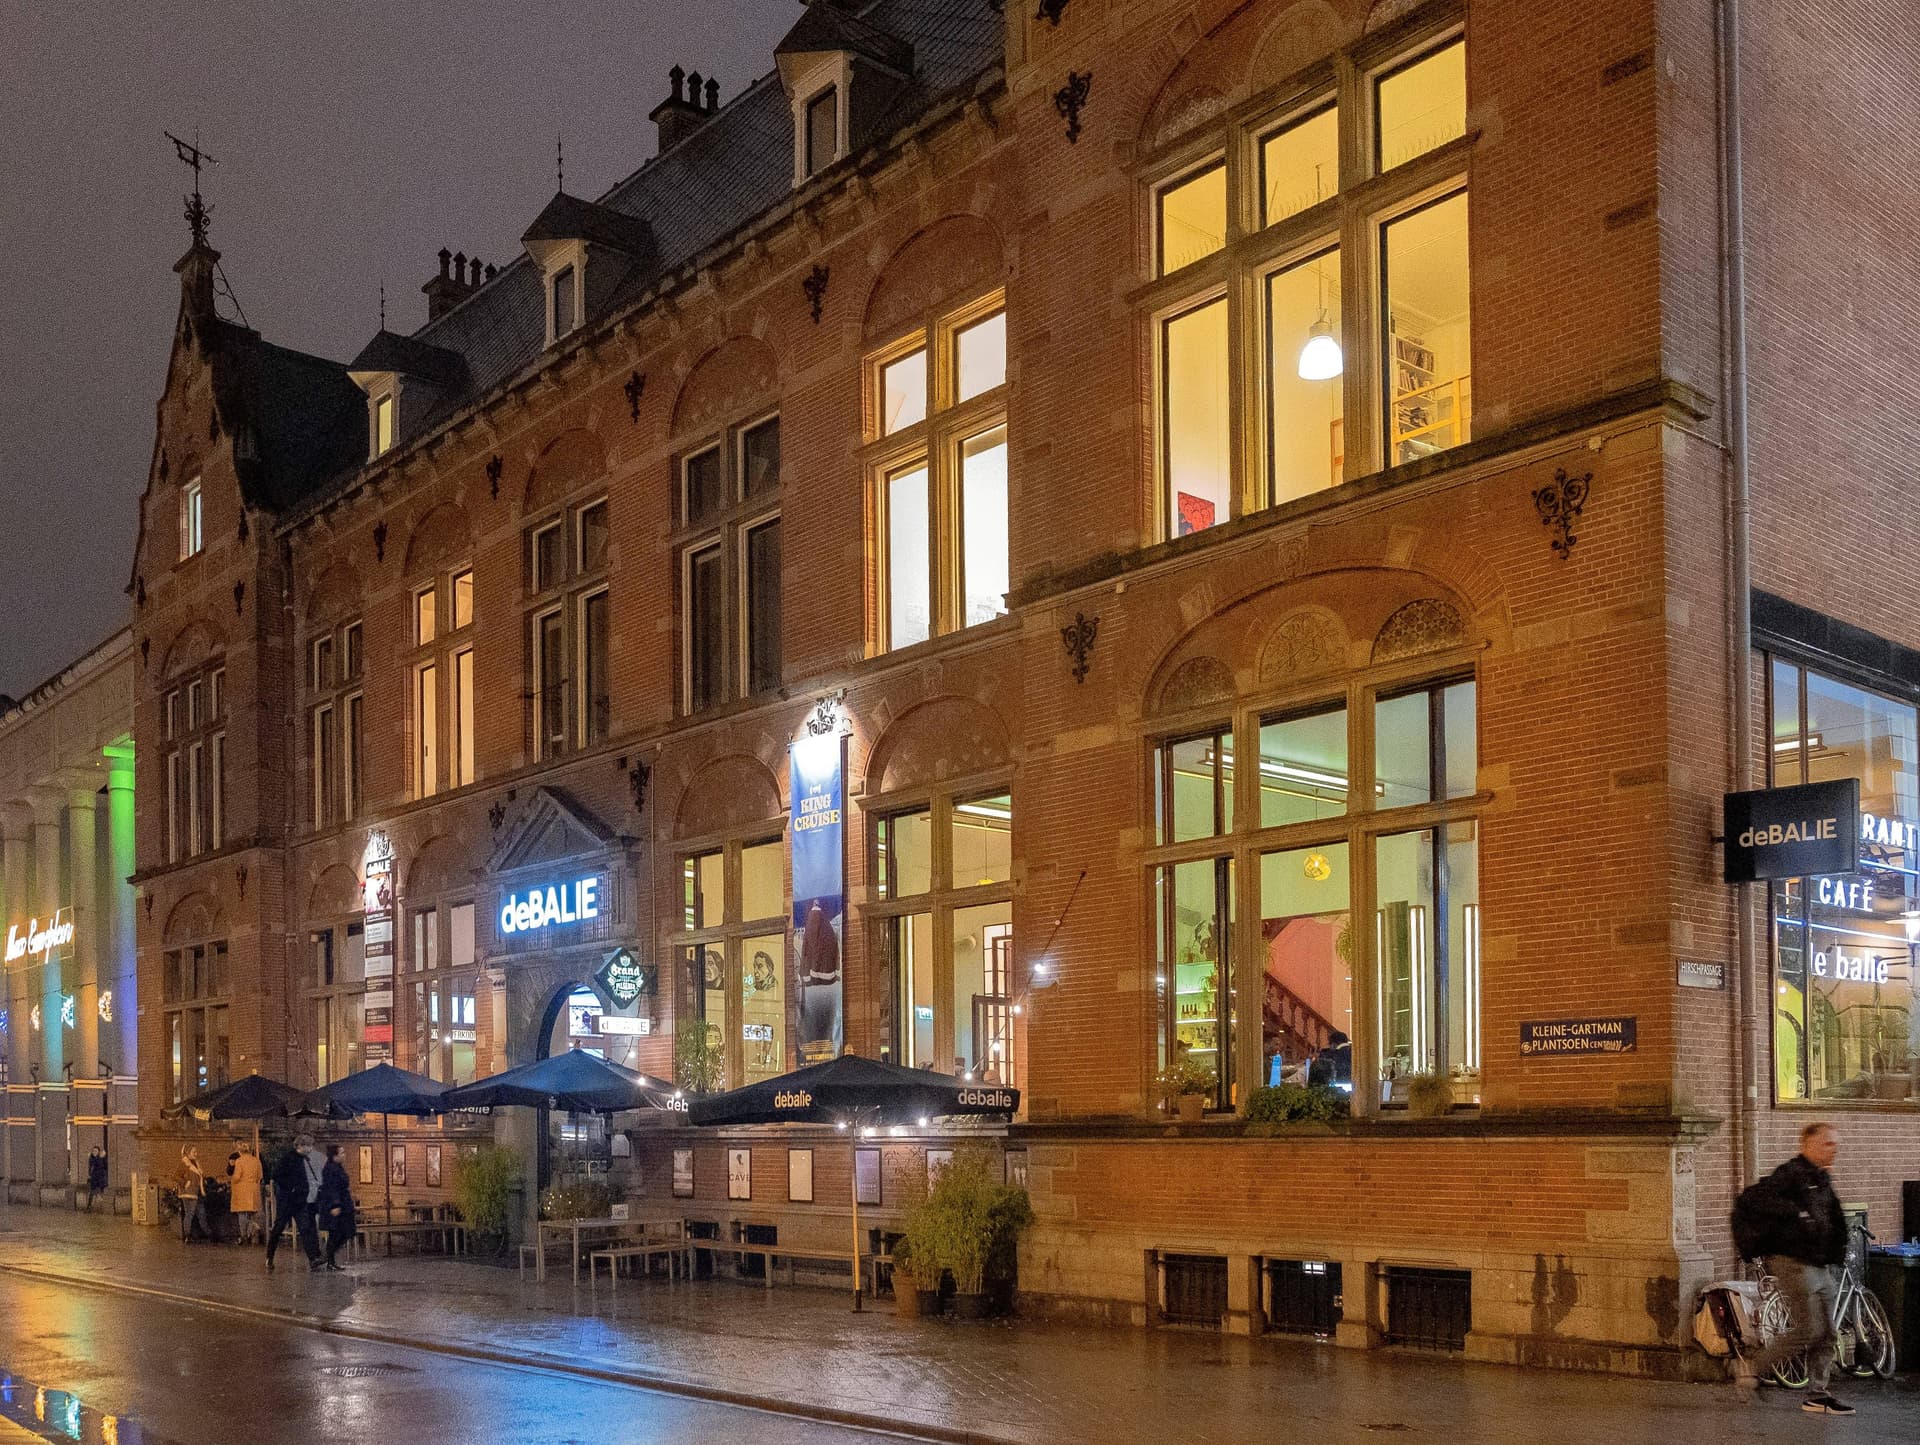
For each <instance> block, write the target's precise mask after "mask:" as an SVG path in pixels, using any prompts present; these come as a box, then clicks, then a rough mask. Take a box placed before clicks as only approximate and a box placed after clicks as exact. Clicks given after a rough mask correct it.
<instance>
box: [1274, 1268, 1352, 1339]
mask: <svg viewBox="0 0 1920 1445" xmlns="http://www.w3.org/2000/svg"><path fill="white" fill-rule="evenodd" d="M1266 1276H1267V1328H1268V1329H1269V1330H1271V1331H1273V1332H1274V1333H1275V1334H1281V1335H1314V1336H1317V1337H1319V1338H1321V1339H1330V1338H1332V1336H1333V1332H1334V1327H1335V1326H1337V1325H1338V1324H1339V1323H1340V1310H1341V1305H1342V1301H1341V1291H1340V1266H1339V1265H1338V1264H1337V1263H1334V1262H1332V1261H1330V1260H1319V1259H1270V1260H1268V1261H1267V1268H1266Z"/></svg>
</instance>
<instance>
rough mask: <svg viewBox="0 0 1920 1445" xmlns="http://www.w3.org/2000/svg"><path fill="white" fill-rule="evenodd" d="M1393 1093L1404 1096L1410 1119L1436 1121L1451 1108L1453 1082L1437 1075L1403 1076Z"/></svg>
mask: <svg viewBox="0 0 1920 1445" xmlns="http://www.w3.org/2000/svg"><path fill="white" fill-rule="evenodd" d="M1394 1092H1395V1093H1404V1094H1405V1095H1406V1100H1407V1117H1408V1118H1410V1119H1438V1118H1441V1117H1442V1116H1444V1115H1445V1114H1446V1112H1447V1111H1448V1110H1449V1109H1451V1108H1452V1107H1453V1081H1452V1080H1451V1079H1443V1078H1441V1077H1439V1076H1438V1075H1437V1074H1403V1075H1401V1076H1400V1079H1399V1082H1398V1083H1397V1084H1396V1085H1395V1088H1394Z"/></svg>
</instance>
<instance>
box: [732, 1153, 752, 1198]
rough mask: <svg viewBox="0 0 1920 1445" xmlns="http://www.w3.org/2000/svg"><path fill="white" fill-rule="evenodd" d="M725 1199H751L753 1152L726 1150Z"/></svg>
mask: <svg viewBox="0 0 1920 1445" xmlns="http://www.w3.org/2000/svg"><path fill="white" fill-rule="evenodd" d="M727 1198H729V1199H751V1198H753V1151H752V1150H751V1149H729V1150H727Z"/></svg>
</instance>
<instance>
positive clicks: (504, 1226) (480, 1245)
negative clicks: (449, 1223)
mask: <svg viewBox="0 0 1920 1445" xmlns="http://www.w3.org/2000/svg"><path fill="white" fill-rule="evenodd" d="M519 1187H520V1155H519V1154H518V1153H517V1152H516V1151H515V1150H512V1149H503V1148H501V1147H499V1146H498V1145H495V1144H482V1145H480V1146H478V1147H477V1148H475V1149H474V1150H473V1151H472V1152H471V1153H469V1154H467V1155H466V1156H465V1157H464V1158H462V1159H461V1161H460V1172H459V1173H458V1174H457V1175H455V1176H454V1181H453V1201H454V1206H455V1208H457V1209H458V1210H459V1211H460V1218H461V1219H462V1220H463V1221H465V1223H466V1226H467V1233H468V1236H469V1237H470V1238H471V1239H472V1240H473V1247H474V1252H475V1253H476V1254H483V1255H495V1256H497V1255H499V1254H501V1253H502V1252H503V1251H505V1249H506V1247H507V1237H508V1234H509V1231H510V1229H511V1227H512V1223H513V1214H514V1210H513V1196H514V1194H515V1192H516V1191H517V1190H518V1189H519Z"/></svg>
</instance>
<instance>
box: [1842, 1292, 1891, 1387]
mask: <svg viewBox="0 0 1920 1445" xmlns="http://www.w3.org/2000/svg"><path fill="white" fill-rule="evenodd" d="M1895 1363H1896V1361H1895V1359H1894V1342H1893V1325H1892V1323H1891V1322H1890V1321H1889V1320H1888V1319H1887V1312H1886V1311H1885V1310H1883V1309H1882V1308H1880V1301H1879V1299H1878V1298H1877V1297H1876V1296H1875V1295H1874V1293H1873V1291H1872V1290H1870V1289H1867V1288H1866V1287H1865V1286H1862V1287H1861V1289H1860V1292H1859V1293H1858V1294H1857V1295H1855V1296H1854V1345H1853V1373H1854V1374H1856V1375H1859V1376H1861V1377H1862V1378H1865V1377H1866V1376H1868V1375H1878V1376H1879V1377H1880V1378H1881V1379H1883V1380H1890V1379H1892V1378H1893V1370H1894V1365H1895Z"/></svg>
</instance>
